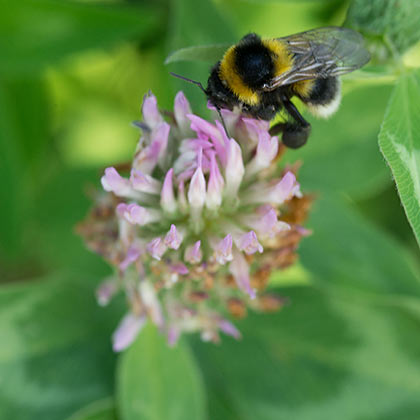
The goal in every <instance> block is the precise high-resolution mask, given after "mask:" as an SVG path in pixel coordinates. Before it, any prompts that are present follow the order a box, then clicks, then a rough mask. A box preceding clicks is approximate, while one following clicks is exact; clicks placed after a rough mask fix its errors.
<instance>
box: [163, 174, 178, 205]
mask: <svg viewBox="0 0 420 420" xmlns="http://www.w3.org/2000/svg"><path fill="white" fill-rule="evenodd" d="M173 173H174V170H173V169H172V168H171V169H169V171H168V172H167V173H166V175H165V180H164V181H163V187H162V192H161V198H160V205H161V206H162V208H163V209H164V210H165V211H167V212H168V213H174V212H175V211H176V210H177V204H176V200H175V195H174V189H173V185H172V177H173Z"/></svg>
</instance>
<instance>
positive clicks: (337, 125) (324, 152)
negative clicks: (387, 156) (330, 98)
mask: <svg viewBox="0 0 420 420" xmlns="http://www.w3.org/2000/svg"><path fill="white" fill-rule="evenodd" d="M389 92H390V88H389V87H388V86H371V87H365V88H363V89H355V90H353V91H351V92H350V93H349V94H347V95H344V97H343V99H342V105H341V107H340V109H339V110H338V111H337V113H336V114H335V115H334V116H332V117H331V118H330V119H328V120H316V119H315V118H313V117H311V116H308V120H309V121H310V123H311V124H312V132H311V136H310V137H309V140H308V143H307V144H306V145H305V147H302V148H301V149H299V150H296V151H294V150H289V151H288V152H287V155H286V158H287V159H288V160H289V161H290V162H295V161H296V160H302V161H303V165H302V168H301V169H300V181H301V183H302V186H303V188H304V189H305V191H313V192H318V191H326V192H327V191H328V192H331V191H340V192H346V193H348V194H351V196H352V197H357V198H360V197H365V196H367V195H370V194H372V192H376V191H377V190H378V189H381V188H383V187H384V186H386V185H387V184H389V183H390V182H391V180H390V176H389V172H388V169H387V167H386V165H385V164H384V161H383V158H382V156H381V154H380V152H379V150H378V147H377V143H376V138H377V135H378V131H379V126H380V123H381V121H382V118H383V114H384V112H385V106H386V101H387V99H388V96H389ZM361 115H365V116H368V117H366V118H361Z"/></svg>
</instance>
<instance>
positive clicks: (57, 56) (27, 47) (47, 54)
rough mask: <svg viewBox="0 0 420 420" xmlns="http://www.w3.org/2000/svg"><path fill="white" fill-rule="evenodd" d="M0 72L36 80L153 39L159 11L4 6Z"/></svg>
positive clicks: (61, 4) (25, 0)
mask: <svg viewBox="0 0 420 420" xmlns="http://www.w3.org/2000/svg"><path fill="white" fill-rule="evenodd" d="M0 12H1V13H0V50H1V51H2V54H1V56H0V72H1V73H3V74H13V75H16V74H18V73H20V74H22V73H25V74H31V73H32V72H33V71H38V70H40V69H42V68H44V67H45V66H46V65H49V64H53V63H56V62H57V61H58V60H61V59H62V58H63V57H65V56H67V55H69V54H71V53H74V52H77V51H83V50H86V49H89V48H103V47H106V46H110V45H113V44H115V43H116V42H117V41H121V40H126V39H129V38H131V37H134V36H143V35H149V34H150V31H151V29H152V28H153V27H154V25H155V24H156V17H157V15H156V10H155V9H151V8H149V7H146V6H136V7H133V6H128V5H121V4H107V5H105V4H98V3H97V4H95V3H83V2H73V1H55V0H21V1H19V2H6V1H4V0H3V1H2V2H1V3H0Z"/></svg>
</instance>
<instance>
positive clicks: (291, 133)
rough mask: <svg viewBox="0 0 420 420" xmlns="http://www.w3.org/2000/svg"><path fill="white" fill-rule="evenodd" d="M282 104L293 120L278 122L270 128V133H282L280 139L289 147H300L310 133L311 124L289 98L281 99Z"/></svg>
mask: <svg viewBox="0 0 420 420" xmlns="http://www.w3.org/2000/svg"><path fill="white" fill-rule="evenodd" d="M283 105H284V107H285V109H286V111H287V112H288V113H289V115H290V116H291V117H292V118H293V119H294V121H293V122H286V123H278V124H276V125H274V126H273V127H271V128H270V134H271V135H273V136H274V135H276V134H279V133H283V134H282V141H283V143H284V145H285V146H287V147H289V148H290V149H298V148H299V147H302V146H303V145H304V144H305V143H306V141H307V140H308V137H309V134H310V133H311V125H310V124H309V123H308V121H306V120H305V119H304V118H303V117H302V115H300V113H299V111H298V110H297V109H296V107H295V106H294V105H293V103H292V102H290V100H289V99H283Z"/></svg>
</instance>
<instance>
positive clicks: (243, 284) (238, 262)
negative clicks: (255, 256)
mask: <svg viewBox="0 0 420 420" xmlns="http://www.w3.org/2000/svg"><path fill="white" fill-rule="evenodd" d="M229 271H230V272H231V273H232V275H233V277H234V278H235V282H236V284H237V286H238V287H239V289H240V290H242V291H243V292H245V293H247V294H248V295H249V297H250V298H251V299H255V297H256V294H255V290H254V289H253V288H252V287H251V283H250V278H249V266H248V263H247V262H246V260H245V257H244V256H243V255H242V253H240V252H239V251H234V254H233V260H232V262H231V263H230V265H229Z"/></svg>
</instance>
